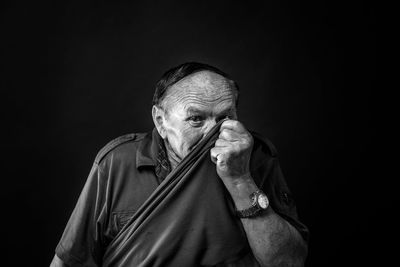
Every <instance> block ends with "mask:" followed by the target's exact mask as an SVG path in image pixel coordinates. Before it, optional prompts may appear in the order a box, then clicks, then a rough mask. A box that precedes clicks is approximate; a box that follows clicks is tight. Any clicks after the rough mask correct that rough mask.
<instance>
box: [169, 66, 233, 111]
mask: <svg viewBox="0 0 400 267" xmlns="http://www.w3.org/2000/svg"><path fill="white" fill-rule="evenodd" d="M165 101H166V102H167V103H166V104H167V105H168V104H174V103H183V104H187V103H193V104H199V105H201V104H205V105H207V104H210V105H212V104H218V102H227V101H230V102H233V103H234V102H235V101H236V88H235V86H234V83H233V82H232V81H230V80H228V79H227V78H225V77H223V76H221V75H219V74H217V73H214V72H210V71H200V72H196V73H193V74H191V75H189V76H187V77H185V78H183V79H182V80H180V81H179V82H177V83H176V84H174V85H172V86H171V87H170V88H168V89H167V92H166V96H165Z"/></svg>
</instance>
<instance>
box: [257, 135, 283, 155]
mask: <svg viewBox="0 0 400 267" xmlns="http://www.w3.org/2000/svg"><path fill="white" fill-rule="evenodd" d="M251 135H252V136H253V139H254V148H255V149H260V150H262V151H264V153H266V154H268V155H269V156H271V157H276V156H277V155H278V152H277V150H276V148H275V146H274V144H273V143H272V142H271V141H270V140H269V139H268V138H266V137H264V136H262V135H261V134H259V133H257V132H254V131H251Z"/></svg>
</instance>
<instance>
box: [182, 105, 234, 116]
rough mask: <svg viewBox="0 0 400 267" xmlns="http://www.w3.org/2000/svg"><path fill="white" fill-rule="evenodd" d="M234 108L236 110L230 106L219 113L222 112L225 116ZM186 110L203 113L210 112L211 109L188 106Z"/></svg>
mask: <svg viewBox="0 0 400 267" xmlns="http://www.w3.org/2000/svg"><path fill="white" fill-rule="evenodd" d="M233 110H234V108H232V107H230V108H227V109H224V110H222V111H221V112H219V113H220V114H222V115H223V116H226V115H230V114H231V113H232V111H233ZM186 111H187V112H188V113H195V114H199V113H201V114H204V113H210V111H209V110H207V109H200V108H197V107H193V106H190V107H188V108H187V109H186Z"/></svg>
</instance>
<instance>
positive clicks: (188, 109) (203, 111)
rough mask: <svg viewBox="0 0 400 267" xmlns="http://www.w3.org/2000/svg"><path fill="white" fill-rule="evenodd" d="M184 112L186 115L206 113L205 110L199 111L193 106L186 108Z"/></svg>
mask: <svg viewBox="0 0 400 267" xmlns="http://www.w3.org/2000/svg"><path fill="white" fill-rule="evenodd" d="M186 111H187V112H188V113H207V110H203V109H199V108H196V107H193V106H191V107H188V108H187V109H186Z"/></svg>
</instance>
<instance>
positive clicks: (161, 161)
mask: <svg viewBox="0 0 400 267" xmlns="http://www.w3.org/2000/svg"><path fill="white" fill-rule="evenodd" d="M145 166H152V167H155V169H154V171H155V174H156V176H157V177H158V178H160V179H161V180H163V179H164V178H165V177H166V176H167V175H168V173H169V172H170V171H171V166H170V163H169V161H168V157H167V153H166V150H165V145H164V141H163V139H162V138H161V136H160V135H159V133H158V131H157V129H156V128H154V129H153V131H152V133H151V134H150V133H149V134H147V135H146V136H145V138H144V140H143V141H142V142H141V143H140V145H139V147H138V150H137V151H136V167H137V168H138V169H139V168H141V167H145Z"/></svg>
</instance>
